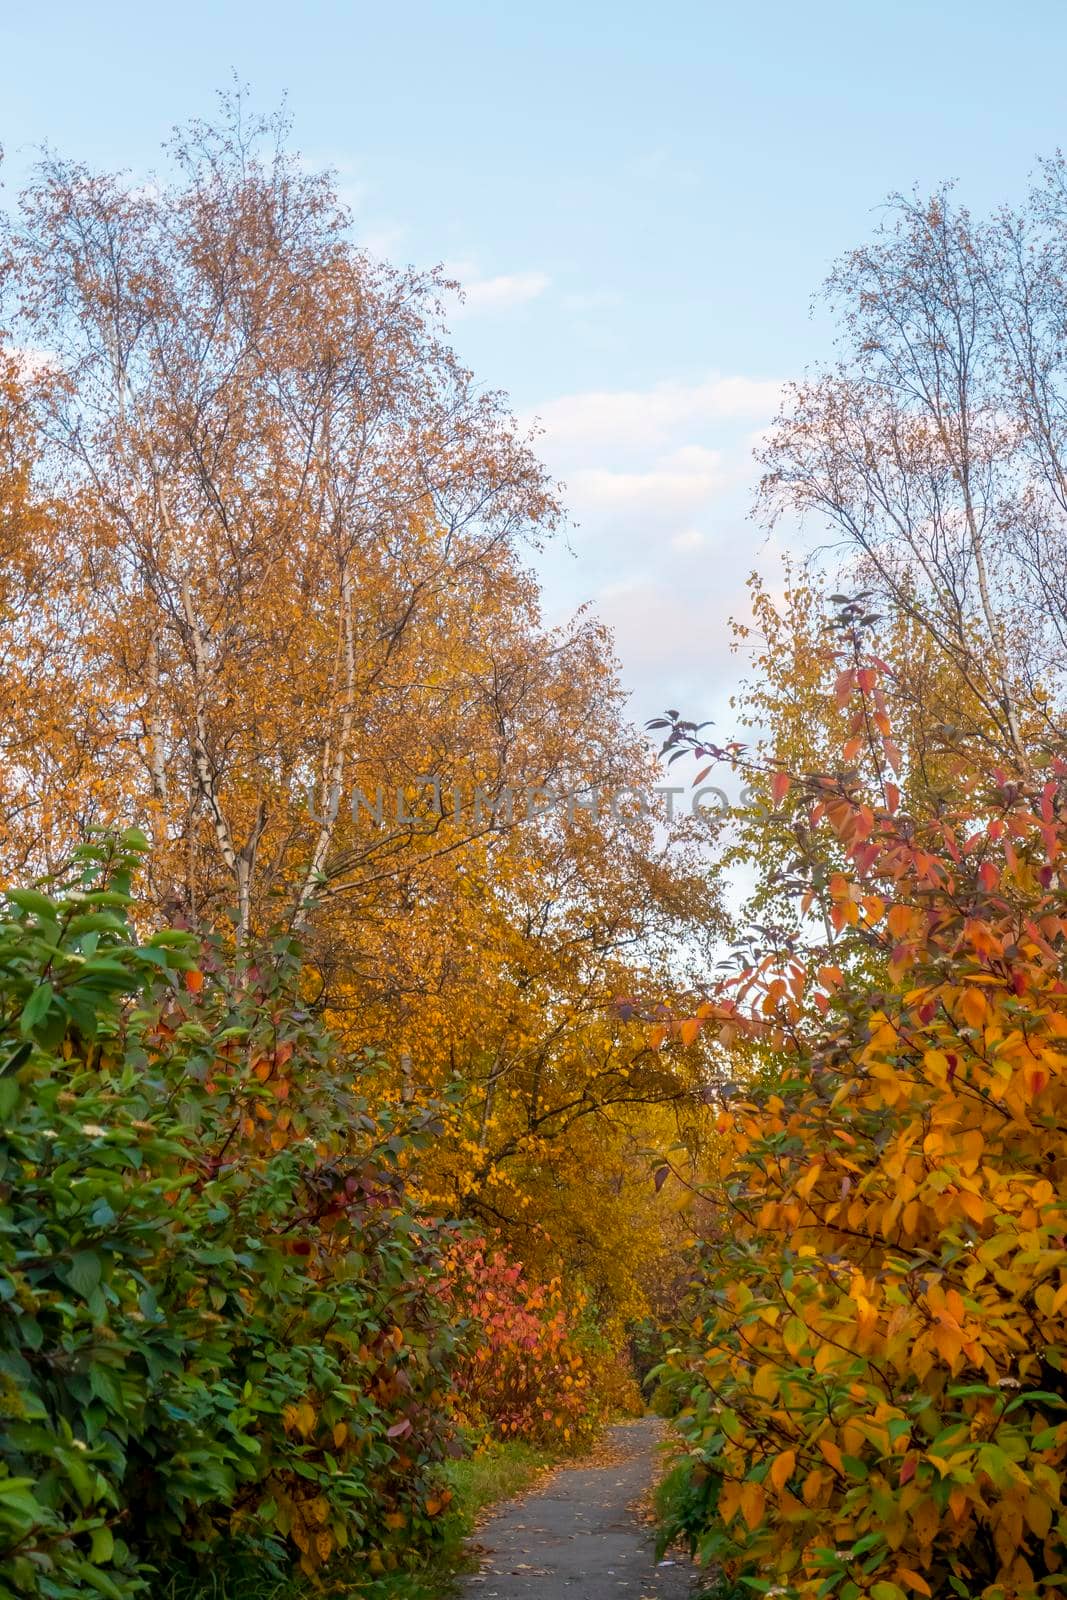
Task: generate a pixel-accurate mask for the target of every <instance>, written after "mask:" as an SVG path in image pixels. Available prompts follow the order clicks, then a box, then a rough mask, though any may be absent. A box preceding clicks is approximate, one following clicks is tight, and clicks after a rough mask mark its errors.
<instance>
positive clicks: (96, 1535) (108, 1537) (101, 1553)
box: [89, 1528, 115, 1562]
mask: <svg viewBox="0 0 1067 1600" xmlns="http://www.w3.org/2000/svg"><path fill="white" fill-rule="evenodd" d="M114 1552H115V1535H114V1534H113V1533H112V1531H111V1529H110V1528H94V1529H93V1541H92V1546H91V1548H90V1551H89V1556H90V1559H91V1560H92V1561H97V1562H99V1561H110V1560H111V1557H112V1555H113V1554H114Z"/></svg>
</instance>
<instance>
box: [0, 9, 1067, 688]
mask: <svg viewBox="0 0 1067 1600" xmlns="http://www.w3.org/2000/svg"><path fill="white" fill-rule="evenodd" d="M154 11H155V14H154V15H152V14H150V13H149V10H148V9H147V8H145V7H143V6H141V5H132V4H113V3H109V0H98V3H97V4H96V5H94V6H85V5H84V4H79V5H74V4H70V3H68V0H61V3H58V4H57V3H53V4H51V5H49V6H48V7H44V6H38V7H32V6H28V5H25V4H24V5H22V6H20V7H19V8H18V10H17V12H16V9H15V7H14V6H13V5H10V4H9V5H8V6H6V7H2V8H0V144H2V145H3V146H4V147H5V150H6V153H7V160H6V163H5V171H6V182H7V186H8V189H9V190H10V188H11V187H13V186H17V183H18V181H19V179H20V177H21V176H22V175H23V174H24V172H25V170H26V166H27V164H28V162H29V161H30V160H31V159H32V151H33V146H34V145H35V144H38V143H40V142H42V141H44V140H48V141H50V142H51V143H52V144H53V145H54V146H56V147H57V148H58V149H59V150H61V151H63V152H65V153H68V154H73V155H77V156H78V157H80V158H82V159H84V160H87V161H89V162H90V163H101V164H109V165H121V166H128V167H132V168H133V169H134V170H136V171H139V172H140V171H144V170H145V169H146V168H148V167H150V166H152V165H154V164H156V163H157V160H158V149H159V145H160V142H161V140H162V139H163V138H165V137H166V135H167V133H168V132H169V129H170V127H171V126H172V124H174V123H175V122H178V121H183V120H185V119H186V118H188V117H189V116H192V115H196V114H205V113H210V112H211V110H212V107H213V96H214V91H215V90H216V89H217V88H219V87H221V86H224V85H225V84H226V83H227V81H228V79H229V75H230V72H231V69H235V70H236V71H237V73H238V75H239V76H240V77H241V78H242V79H244V80H245V81H246V82H248V83H249V84H250V85H251V87H252V90H253V94H254V97H255V99H256V100H257V102H258V103H259V104H260V105H262V106H263V107H266V108H271V107H273V106H275V105H276V104H277V103H278V101H279V99H280V97H281V95H282V94H283V93H287V95H288V100H289V105H290V109H291V111H292V115H293V119H294V123H295V141H296V143H297V145H298V146H299V148H300V149H301V150H302V152H303V153H304V154H305V155H306V156H307V157H308V158H309V159H311V160H313V161H320V162H323V163H328V164H332V165H335V166H336V167H337V168H338V170H339V173H340V182H341V185H342V188H343V190H344V192H345V194H346V197H347V198H348V199H349V200H350V202H351V204H352V206H353V209H354V212H355V216H356V225H357V233H358V234H359V235H360V236H361V237H362V238H363V239H364V241H365V242H367V243H369V244H370V245H371V247H372V248H374V249H376V250H377V251H379V252H380V253H384V254H386V255H388V256H390V257H392V258H394V259H397V260H401V261H413V262H415V263H417V264H420V265H429V264H431V263H433V262H435V261H444V262H445V263H446V264H448V265H449V267H450V268H451V269H452V270H453V271H454V272H455V273H456V274H457V275H458V276H460V277H461V278H462V279H463V280H464V282H465V283H466V284H467V285H468V289H469V299H468V304H467V306H466V307H465V308H464V309H463V311H462V312H460V313H457V315H456V317H455V319H454V323H453V327H454V333H455V338H456V343H457V345H458V347H459V349H460V351H461V353H462V354H463V356H464V357H465V359H467V360H468V361H469V362H470V364H471V365H472V366H473V367H474V369H475V371H476V372H477V374H478V375H479V377H480V378H482V379H484V380H485V381H486V382H487V383H489V384H492V385H494V386H500V387H503V388H505V389H507V390H508V391H509V392H510V394H511V396H512V399H513V403H514V405H515V406H516V408H517V409H518V411H519V412H520V414H521V415H523V416H524V417H531V418H532V417H534V416H539V417H540V418H541V419H542V420H543V422H544V424H545V427H546V433H545V435H544V438H543V441H542V452H543V454H544V455H545V457H546V459H547V460H548V462H549V464H550V466H551V467H552V468H553V469H554V470H555V471H556V472H557V473H558V474H559V475H560V476H561V477H563V478H564V479H565V480H566V481H567V483H568V485H569V488H568V501H569V503H570V505H571V506H572V508H573V511H574V515H575V519H576V522H577V524H578V525H577V526H576V528H575V529H574V532H573V533H572V535H571V539H570V545H571V548H572V550H573V555H569V554H566V553H565V552H564V551H563V550H562V549H560V550H557V551H555V552H550V553H549V554H548V555H546V556H545V557H544V558H543V559H542V560H541V569H542V574H543V578H544V581H545V585H546V605H547V609H548V612H549V614H550V615H552V616H558V615H560V614H561V613H563V612H564V611H566V610H568V609H570V608H573V606H574V605H576V604H578V603H581V602H584V601H591V602H592V603H593V604H594V605H595V606H596V608H597V609H598V611H599V612H600V613H601V614H602V615H603V616H604V617H605V618H606V619H607V620H608V621H609V622H611V623H612V625H613V626H614V627H615V628H616V632H617V639H618V648H619V653H620V656H621V658H622V662H623V668H624V676H625V679H626V681H627V683H628V685H629V686H630V687H631V689H632V690H633V700H632V708H633V713H634V715H635V717H637V718H638V719H643V718H645V717H646V716H650V715H652V714H654V713H655V712H656V711H657V710H659V709H660V708H661V707H662V705H663V704H664V703H666V702H668V701H669V702H670V703H671V704H678V703H679V702H680V701H681V702H684V703H685V704H686V705H687V706H689V707H691V708H692V709H693V710H694V712H698V713H699V714H700V715H706V714H713V715H716V716H721V715H722V709H721V708H722V702H723V699H724V697H725V695H726V693H727V692H728V689H729V686H730V685H731V683H732V682H733V681H734V679H735V678H736V675H737V671H738V668H737V665H736V663H734V662H733V661H732V660H731V658H730V656H729V654H728V651H727V648H726V645H727V635H726V619H727V617H728V615H729V614H730V613H731V612H732V611H734V612H736V611H738V610H739V609H741V608H742V607H743V592H744V577H745V575H746V573H747V571H748V570H749V569H750V568H751V567H752V566H753V565H762V566H764V567H767V568H770V567H772V566H773V563H774V561H775V551H774V548H773V546H768V545H767V544H765V543H764V539H763V535H762V533H761V532H760V531H759V530H758V529H756V528H754V527H753V526H752V525H751V524H750V523H747V522H746V520H745V516H744V513H745V509H746V506H747V503H748V500H749V498H750V493H751V487H752V484H753V482H754V469H753V468H752V466H751V464H750V461H749V458H748V456H749V450H750V448H751V444H752V441H753V440H754V438H756V437H757V436H758V433H759V431H760V430H761V429H762V428H763V427H765V426H766V424H767V422H768V420H769V418H770V415H771V414H772V412H773V409H774V397H775V394H776V390H777V385H778V383H779V382H780V381H781V380H782V379H784V378H788V377H791V376H796V375H798V374H799V373H800V372H801V371H802V370H803V369H804V368H805V366H808V365H810V364H812V363H816V362H818V361H820V360H822V359H824V358H825V357H826V356H827V355H828V354H829V338H828V330H827V328H826V326H825V324H824V322H823V321H821V320H820V319H819V318H818V317H817V318H815V319H814V320H813V319H812V318H811V317H810V315H809V304H810V300H811V296H812V293H813V291H814V290H815V288H816V287H817V285H818V283H819V281H820V279H821V277H822V276H823V274H824V273H825V271H826V270H827V268H828V266H829V264H830V262H831V261H832V259H833V258H834V256H835V255H836V254H838V253H839V252H840V251H841V250H843V249H845V248H847V247H848V246H850V245H851V244H854V243H857V242H859V241H860V240H862V239H863V238H864V237H865V236H866V235H867V234H869V232H870V231H871V229H872V228H873V226H874V225H875V223H876V221H877V214H878V208H879V205H880V202H881V201H882V199H883V197H884V196H885V195H886V193H887V192H889V191H891V190H893V189H896V188H909V187H911V185H912V184H914V183H918V185H919V186H920V187H921V188H929V187H931V186H932V185H934V184H935V183H937V182H938V181H939V180H941V179H943V178H947V177H955V178H958V179H959V180H960V192H961V195H962V197H963V198H965V199H966V200H967V202H968V203H970V204H971V205H973V206H974V207H975V208H976V209H982V208H984V207H987V206H990V205H993V204H996V203H997V202H999V201H1001V200H1004V199H1011V198H1015V197H1021V195H1022V193H1023V192H1024V190H1025V187H1026V180H1027V175H1028V173H1029V172H1030V170H1031V169H1032V167H1033V164H1034V161H1035V158H1036V157H1037V156H1039V155H1041V154H1047V153H1051V152H1052V151H1054V150H1055V149H1056V147H1057V146H1058V145H1060V144H1061V143H1067V102H1065V99H1064V90H1063V84H1064V82H1065V81H1067V8H1065V7H1064V6H1063V5H1062V4H1052V3H1043V0H1036V3H1035V0H1022V3H1021V4H1017V5H1016V6H1015V7H1012V8H1009V7H1008V6H1007V5H1006V4H996V3H991V0H971V3H969V4H964V3H961V0H940V3H930V4H918V3H914V0H902V3H895V4H892V5H881V6H877V5H871V4H866V5H861V4H851V3H850V4H845V3H829V0H812V3H809V4H807V5H797V4H784V3H779V0H772V3H767V0H765V3H757V4H749V5H747V6H743V5H738V4H736V3H730V4H719V3H706V4H703V5H700V4H694V3H689V0H686V3H676V4H661V5H660V6H658V7H653V6H650V5H648V4H634V3H630V0H615V3H610V4H609V3H604V0H593V3H590V0H586V3H584V4H583V3H581V0H572V4H570V5H563V4H559V3H557V0H547V3H546V0H540V3H539V4H537V5H526V6H519V5H515V4H496V5H478V4H471V3H466V0H452V3H449V4H428V3H425V0H410V3H407V4H405V5H403V6H394V7H388V6H385V5H374V6H370V5H364V4H348V5H343V4H324V3H321V0H304V3H303V4H301V5H293V4H291V3H290V4H286V5H279V4H274V3H264V0H259V3H255V4H253V3H250V0H232V3H229V4H221V5H207V4H204V3H202V0H191V3H189V0H187V3H185V4H183V5H182V6H180V7H177V6H175V7H167V8H162V7H158V8H154Z"/></svg>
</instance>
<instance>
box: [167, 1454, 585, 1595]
mask: <svg viewBox="0 0 1067 1600" xmlns="http://www.w3.org/2000/svg"><path fill="white" fill-rule="evenodd" d="M555 1459H556V1458H554V1457H553V1456H550V1455H547V1454H546V1453H545V1452H544V1451H541V1450H535V1449H534V1448H533V1447H532V1446H530V1445H527V1444H521V1443H519V1442H518V1441H516V1442H515V1443H513V1444H493V1445H489V1446H487V1447H486V1448H485V1449H483V1450H482V1451H480V1452H479V1453H478V1454H477V1455H472V1456H466V1457H463V1458H462V1459H461V1460H459V1461H454V1462H451V1463H450V1464H449V1466H448V1468H447V1476H448V1483H449V1487H450V1488H451V1490H452V1495H453V1499H452V1505H451V1508H450V1511H449V1515H448V1519H447V1522H446V1523H445V1525H444V1527H443V1528H442V1538H441V1543H440V1545H439V1546H438V1548H437V1550H436V1551H435V1552H434V1555H433V1557H432V1559H431V1560H430V1561H429V1562H428V1563H427V1564H426V1565H425V1566H423V1567H420V1568H418V1569H417V1570H414V1571H410V1572H386V1573H383V1574H382V1575H381V1576H380V1577H376V1578H364V1579H362V1580H360V1581H359V1582H353V1581H352V1580H349V1581H348V1582H347V1583H346V1582H345V1580H344V1579H343V1578H340V1577H339V1578H338V1579H337V1582H336V1584H335V1585H334V1584H319V1585H316V1586H314V1587H313V1586H312V1585H311V1584H309V1583H307V1582H306V1581H304V1580H303V1579H300V1578H289V1577H281V1576H279V1574H278V1573H276V1572H271V1571H270V1570H269V1569H268V1568H265V1567H264V1566H263V1565H262V1564H258V1563H257V1564H254V1565H246V1564H242V1563H241V1562H240V1561H239V1560H237V1561H233V1562H220V1563H218V1564H216V1565H215V1566H214V1567H213V1568H212V1569H211V1571H210V1572H208V1573H207V1574H205V1575H202V1576H198V1577H197V1578H196V1579H195V1580H193V1579H190V1578H186V1577H174V1578H171V1580H170V1581H169V1582H168V1583H166V1584H163V1585H160V1587H159V1589H158V1590H154V1591H153V1592H154V1593H155V1594H158V1597H159V1600H311V1596H313V1595H315V1596H319V1595H323V1594H332V1595H336V1596H348V1597H350V1600H446V1597H447V1596H449V1595H450V1594H451V1593H452V1592H453V1590H454V1587H455V1583H456V1579H457V1578H458V1576H459V1575H460V1574H461V1573H462V1572H463V1571H464V1570H465V1569H466V1567H467V1565H468V1562H467V1558H466V1552H465V1548H464V1546H465V1542H466V1540H467V1538H468V1537H469V1536H470V1534H471V1533H472V1532H473V1531H474V1528H475V1526H476V1524H477V1521H478V1518H479V1516H480V1514H481V1513H482V1512H483V1511H485V1510H486V1509H487V1508H488V1507H489V1506H491V1505H494V1504H495V1503H496V1502H497V1501H500V1500H510V1499H511V1498H512V1497H513V1496H515V1495H517V1494H521V1493H522V1492H523V1490H524V1489H527V1488H529V1486H530V1485H531V1484H532V1483H533V1482H534V1481H535V1480H536V1478H537V1477H538V1476H539V1474H540V1473H541V1472H543V1471H544V1470H545V1468H546V1467H550V1466H552V1465H553V1462H554V1460H555Z"/></svg>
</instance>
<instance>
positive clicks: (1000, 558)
mask: <svg viewBox="0 0 1067 1600" xmlns="http://www.w3.org/2000/svg"><path fill="white" fill-rule="evenodd" d="M1042 178H1043V181H1042V182H1041V183H1040V184H1039V186H1038V187H1037V188H1036V189H1035V191H1034V192H1033V194H1032V195H1031V196H1030V199H1029V202H1028V204H1027V205H1026V206H1025V207H1023V208H1021V209H1018V210H1010V209H1004V210H1002V211H1001V212H999V213H998V214H997V215H996V216H995V217H994V218H993V219H992V220H990V221H987V222H984V221H979V220H976V219H974V218H973V217H971V216H970V215H969V214H968V212H967V211H966V210H965V209H963V208H962V207H960V206H958V205H957V204H956V203H955V201H954V199H953V196H952V194H951V192H950V191H949V190H948V189H944V190H941V191H939V192H938V193H937V194H935V195H934V196H933V197H932V198H931V199H930V200H928V201H924V200H920V199H919V198H916V197H911V198H903V197H898V198H897V199H896V200H895V202H893V204H892V206H891V208H890V211H889V215H888V219H887V222H886V224H885V226H884V228H883V229H882V230H881V231H880V233H879V234H878V235H877V236H876V238H875V239H874V241H873V242H872V243H871V244H869V245H867V246H864V247H862V248H860V249H858V250H855V251H853V252H851V253H850V254H849V255H847V256H845V257H844V259H843V260H842V261H841V262H840V263H839V265H838V266H837V267H836V268H835V270H834V272H833V273H832V275H831V276H830V278H829V280H828V282H827V285H826V295H827V299H828V301H829V304H830V308H831V312H832V314H833V315H834V317H835V318H836V321H837V326H838V329H839V334H840V338H839V344H840V357H841V359H840V362H839V365H838V366H837V367H835V368H834V369H832V370H829V371H827V372H825V373H824V374H822V375H821V376H817V377H816V378H814V379H813V380H811V381H807V382H804V383H802V384H799V385H796V386H794V387H793V388H792V390H791V391H790V393H789V396H788V398H787V402H786V405H785V408H784V410H783V414H782V416H781V417H780V419H779V422H778V425H777V427H776V429H775V431H774V433H773V434H772V437H771V440H770V442H769V445H768V447H767V449H766V452H765V455H764V464H765V467H766V477H765V480H764V487H763V494H764V505H765V507H766V508H767V510H768V511H769V512H770V513H771V514H776V513H779V512H781V511H783V510H790V511H797V512H800V513H801V514H807V515H809V516H810V518H811V520H812V522H813V524H814V526H815V529H816V531H817V533H818V534H819V536H820V537H822V536H824V535H825V536H826V537H827V538H828V540H829V541H830V542H831V543H832V544H833V545H834V546H835V547H836V548H837V550H838V552H839V554H840V556H841V562H842V567H843V569H844V571H845V572H846V573H848V574H849V575H850V576H851V578H852V580H853V581H852V584H851V587H852V588H853V589H861V588H865V587H868V588H870V589H871V590H872V591H873V592H874V593H875V595H876V596H877V597H878V598H879V599H880V600H882V601H884V602H885V603H886V604H887V605H888V606H889V607H891V609H892V612H893V614H894V615H895V616H896V617H899V618H901V619H904V618H907V619H910V621H911V622H912V623H913V624H914V625H915V626H916V627H917V628H918V629H919V630H920V632H921V633H922V634H924V635H925V636H926V638H927V639H928V641H929V642H930V644H931V645H932V647H933V648H934V649H935V650H936V652H937V654H938V657H939V659H940V661H941V663H942V670H943V671H948V670H949V669H951V674H952V677H953V680H954V683H955V685H956V687H957V692H958V697H959V707H958V715H957V716H954V717H950V718H948V719H947V720H946V725H945V729H944V732H945V734H946V735H947V737H948V738H949V739H950V740H951V741H952V742H953V743H954V744H955V745H958V746H960V747H961V748H965V747H970V746H972V745H973V746H975V747H976V750H977V752H979V753H983V754H984V756H985V758H986V759H987V760H993V759H997V760H1004V761H1008V762H1010V763H1011V765H1012V766H1013V767H1015V768H1016V769H1017V770H1019V771H1020V772H1025V771H1026V770H1027V767H1028V765H1029V763H1030V762H1031V760H1032V757H1033V748H1032V745H1033V740H1034V739H1035V738H1043V739H1045V740H1050V741H1051V742H1052V743H1054V744H1055V743H1056V742H1057V741H1058V739H1059V724H1058V721H1057V713H1058V710H1059V709H1062V695H1063V687H1064V685H1063V673H1062V659H1063V642H1064V617H1065V616H1067V589H1065V585H1064V573H1065V571H1067V567H1065V552H1067V545H1065V528H1067V522H1065V512H1067V477H1065V475H1064V461H1065V456H1064V440H1065V431H1064V430H1065V427H1067V369H1065V365H1064V359H1065V358H1064V344H1063V337H1062V335H1063V326H1064V297H1063V282H1064V267H1065V264H1067V257H1065V253H1064V252H1065V245H1064V240H1065V238H1067V233H1065V229H1064V220H1065V209H1064V208H1065V204H1067V200H1065V196H1067V187H1065V180H1064V166H1063V161H1062V158H1057V159H1055V160H1054V161H1051V162H1047V163H1046V164H1045V165H1044V167H1043V171H1042ZM897 668H898V677H899V679H900V681H902V682H903V681H904V680H905V679H906V675H907V663H906V662H905V661H903V660H901V661H899V662H898V663H897ZM919 676H920V681H921V668H920V674H919ZM920 693H921V690H920V688H919V686H918V684H917V685H916V688H915V694H916V696H918V695H919V694H920Z"/></svg>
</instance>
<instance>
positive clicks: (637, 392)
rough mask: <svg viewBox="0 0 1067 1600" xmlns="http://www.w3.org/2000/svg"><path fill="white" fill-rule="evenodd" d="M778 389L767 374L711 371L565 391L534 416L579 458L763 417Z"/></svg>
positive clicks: (772, 410)
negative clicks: (630, 385)
mask: <svg viewBox="0 0 1067 1600" xmlns="http://www.w3.org/2000/svg"><path fill="white" fill-rule="evenodd" d="M780 394H781V384H779V383H777V382H774V381H772V380H769V379H766V378H741V377H734V378H725V377H719V376H715V375H713V376H711V377H708V378H706V379H704V380H703V381H701V382H699V383H675V382H666V383H658V384H656V385H655V387H654V388H651V389H603V390H590V391H588V392H586V393H585V394H572V395H563V396H561V397H560V398H559V399H558V400H549V401H547V402H546V403H545V404H544V405H542V406H540V407H539V408H538V410H537V420H538V421H539V422H540V423H541V426H542V427H543V428H544V430H545V434H546V436H547V437H548V438H549V440H550V441H551V443H552V445H553V447H554V448H556V449H558V450H560V451H563V452H565V453H566V454H567V456H568V457H570V458H571V459H578V458H580V457H582V456H586V457H587V456H588V455H589V454H590V452H592V451H596V450H604V449H611V448H616V449H617V448H633V447H638V448H640V447H646V448H647V447H650V446H654V445H664V444H667V443H669V442H670V441H672V440H678V441H679V442H681V441H683V440H686V441H687V440H689V439H691V438H692V437H693V435H694V434H696V435H697V436H698V437H702V436H703V435H704V432H705V430H707V429H709V428H711V427H712V426H713V425H715V424H716V423H722V422H747V423H748V424H750V425H751V424H753V423H761V422H767V421H769V420H770V418H771V417H772V416H773V415H774V413H775V410H776V409H777V405H778V400H779V396H780Z"/></svg>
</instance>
